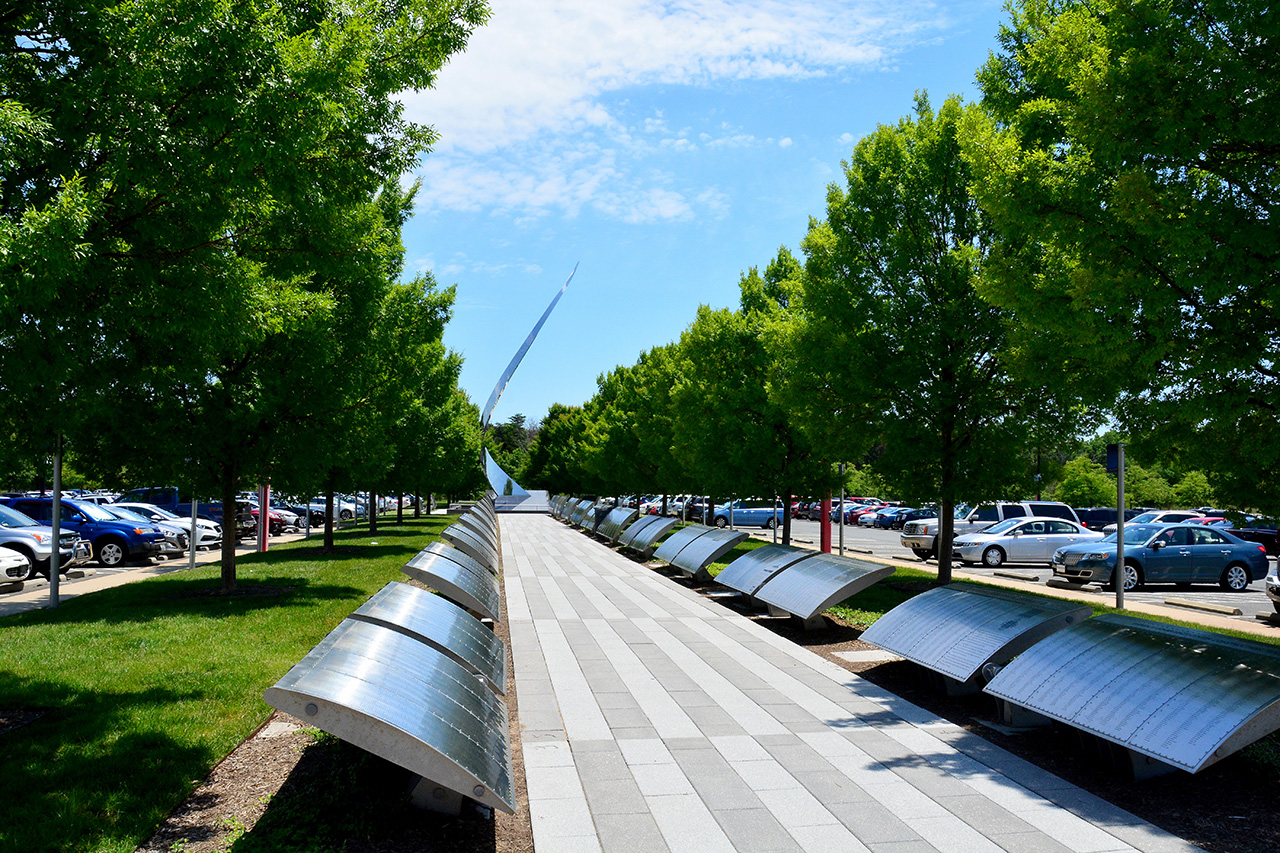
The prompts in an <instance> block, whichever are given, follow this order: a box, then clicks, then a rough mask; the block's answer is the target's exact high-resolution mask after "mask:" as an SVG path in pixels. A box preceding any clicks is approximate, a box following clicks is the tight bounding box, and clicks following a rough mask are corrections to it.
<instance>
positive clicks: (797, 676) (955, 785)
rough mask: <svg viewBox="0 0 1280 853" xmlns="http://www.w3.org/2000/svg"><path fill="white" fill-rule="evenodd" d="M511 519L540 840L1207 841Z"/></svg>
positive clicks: (1085, 852) (1015, 844)
mask: <svg viewBox="0 0 1280 853" xmlns="http://www.w3.org/2000/svg"><path fill="white" fill-rule="evenodd" d="M500 526H501V531H502V556H503V567H504V568H503V571H504V578H505V583H506V595H507V619H508V623H509V625H510V629H511V644H512V653H513V656H514V659H515V677H516V695H517V701H518V719H519V721H520V727H521V733H522V739H523V753H524V763H525V773H526V777H527V780H528V790H529V810H530V814H531V817H532V823H533V835H534V843H535V845H536V847H537V849H538V850H539V851H540V853H555V852H556V851H577V850H601V849H603V850H606V851H615V850H617V851H664V850H671V851H697V853H706V851H720V850H725V851H728V850H743V851H791V850H821V851H867V850H870V851H877V853H881V851H883V853H889V851H893V853H908V851H932V850H942V851H964V853H973V852H974V851H999V850H1006V851H1036V853H1052V852H1053V851H1068V850H1070V851H1079V853H1105V851H1121V850H1148V851H1174V850H1178V851H1183V850H1193V849H1196V848H1194V847H1192V846H1191V845H1190V844H1188V843H1186V842H1184V841H1182V840H1181V839H1179V838H1177V837H1174V836H1171V835H1169V834H1168V833H1166V832H1164V831H1163V830H1160V829H1157V828H1156V827H1154V826H1152V825H1150V824H1148V823H1146V822H1145V821H1142V820H1140V819H1138V818H1136V817H1134V816H1133V815H1131V814H1129V813H1127V812H1125V811H1123V810H1121V809H1118V808H1116V807H1114V806H1112V805H1110V804H1109V803H1107V802H1105V801H1103V800H1100V799H1098V798H1097V797H1095V796H1093V795H1091V794H1089V793H1087V792H1085V791H1083V790H1081V789H1079V788H1076V787H1075V786H1073V785H1070V784H1068V783H1066V782H1064V781H1063V780H1061V779H1059V778H1057V777H1056V776H1054V775H1052V774H1050V773H1048V772H1046V771H1044V770H1041V769H1040V768H1038V767H1036V766H1035V765H1032V764H1030V763H1028V762H1026V761H1023V760H1021V759H1019V758H1017V757H1015V756H1013V755H1011V754H1009V753H1007V752H1005V751H1004V750H1001V749H998V748H996V747H994V746H992V745H991V744H990V743H988V742H986V741H984V740H983V739H981V738H979V737H977V736H975V735H972V734H969V733H968V732H966V731H965V730H964V729H962V728H960V727H959V726H956V725H954V724H952V723H949V722H947V721H946V720H942V719H939V718H937V717H935V716H934V715H932V714H930V713H929V712H927V711H924V710H922V709H920V708H918V707H916V706H914V705H912V704H911V703H909V702H906V701H903V700H902V699H900V698H898V697H897V696H895V695H893V694H892V693H889V692H887V691H885V690H882V689H880V688H878V687H876V686H875V685H873V684H871V683H870V682H867V681H865V680H863V679H861V678H859V677H858V676H857V675H854V674H852V673H850V672H848V671H847V670H844V669H842V668H840V667H838V666H836V665H835V664H832V663H830V662H829V661H827V660H825V659H823V658H821V657H819V656H817V655H815V654H813V653H811V652H808V651H805V650H804V649H802V648H800V647H798V646H795V645H794V644H792V643H789V642H787V641H786V640H783V639H781V638H779V637H778V636H776V635H775V634H773V633H772V632H770V631H768V630H766V629H765V628H762V627H760V626H758V625H756V624H754V623H753V622H751V621H750V620H748V619H746V618H743V617H741V616H739V615H737V614H735V613H733V612H732V611H730V610H728V609H726V608H723V607H721V606H719V605H717V604H715V603H714V602H711V601H709V600H707V599H706V598H704V597H703V596H700V595H698V594H697V593H694V592H692V591H690V590H688V589H685V588H684V587H682V586H681V585H679V584H677V583H675V582H674V581H671V580H669V579H667V578H665V577H663V576H662V575H660V574H658V573H656V572H653V571H651V570H649V569H646V568H644V567H643V566H641V565H638V564H636V563H633V562H632V561H630V560H627V559H625V558H624V557H621V556H619V555H617V554H615V553H613V552H612V551H610V550H609V549H608V548H606V547H605V546H604V545H602V544H601V543H599V542H596V541H593V540H591V539H590V538H588V537H586V536H584V535H583V534H581V533H579V532H576V531H573V530H570V529H569V528H567V527H565V526H564V525H562V524H561V523H560V522H558V521H555V520H554V519H552V518H550V517H549V516H543V515H537V516H533V515H531V516H520V515H503V516H501V517H500Z"/></svg>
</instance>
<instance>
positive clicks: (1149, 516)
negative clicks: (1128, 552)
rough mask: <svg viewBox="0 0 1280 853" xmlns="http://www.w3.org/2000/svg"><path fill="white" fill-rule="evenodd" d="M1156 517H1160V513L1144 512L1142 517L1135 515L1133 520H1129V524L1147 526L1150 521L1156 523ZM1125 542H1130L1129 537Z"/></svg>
mask: <svg viewBox="0 0 1280 853" xmlns="http://www.w3.org/2000/svg"><path fill="white" fill-rule="evenodd" d="M1156 515H1158V513H1154V512H1144V513H1143V514H1142V515H1135V516H1134V517H1133V518H1131V519H1129V523H1130V524H1146V523H1147V522H1148V521H1155V520H1156ZM1124 541H1126V542H1128V541H1129V537H1127V536H1126V537H1125V539H1124Z"/></svg>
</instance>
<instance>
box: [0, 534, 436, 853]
mask: <svg viewBox="0 0 1280 853" xmlns="http://www.w3.org/2000/svg"><path fill="white" fill-rule="evenodd" d="M452 520H453V519H452V517H449V516H433V517H430V518H422V519H411V520H406V522H405V524H403V525H401V526H397V525H395V524H391V523H386V522H383V523H380V525H379V531H378V533H377V534H376V535H375V536H372V537H371V536H369V534H368V531H367V529H357V530H351V531H345V532H340V533H337V534H335V546H336V550H337V553H335V554H322V553H321V550H320V547H321V540H320V538H319V537H313V538H311V539H310V540H306V541H302V542H295V543H290V544H287V545H282V546H277V547H274V548H273V549H272V550H271V551H269V552H268V553H266V554H253V555H250V556H245V557H241V558H239V559H238V560H237V575H238V579H239V587H240V589H239V593H240V594H237V595H234V596H223V595H217V594H215V593H216V592H217V591H218V590H219V589H220V581H219V568H218V566H217V565H216V564H214V565H211V566H205V567H200V568H197V569H195V570H193V571H182V572H176V573H174V574H171V575H166V576H163V577H159V578H154V579H150V580H145V581H139V582H137V583H132V584H128V585H126V586H122V587H117V588H115V589H109V590H104V591H102V592H97V593H93V594H92V595H86V596H82V597H80V598H77V599H74V600H71V601H68V602H66V603H64V604H63V605H62V606H61V607H59V608H58V609H57V610H53V611H38V612H34V613H26V614H22V615H19V616H15V617H10V618H7V619H4V620H0V711H3V712H6V713H11V712H14V711H33V710H34V711H40V712H42V716H40V717H39V718H38V719H36V720H35V721H34V722H32V723H30V724H28V725H25V726H21V727H19V728H15V729H11V730H9V731H7V732H4V733H0V757H2V761H0V768H2V770H3V772H0V850H6V851H7V850H14V851H37V850H58V851H79V850H95V851H131V850H133V849H134V848H135V847H136V846H137V845H138V844H139V843H141V842H142V841H145V840H146V839H147V838H148V837H150V835H151V833H152V832H153V831H154V830H155V828H156V826H157V824H159V822H160V821H161V820H162V819H163V818H164V817H165V816H166V815H167V814H168V813H169V812H170V811H171V810H172V809H173V808H174V807H175V806H176V805H177V804H178V803H180V802H181V801H182V800H183V799H185V798H186V796H187V795H188V794H189V793H190V792H191V790H192V789H193V788H194V787H195V785H196V784H198V783H199V782H200V781H201V780H202V779H203V778H204V777H205V776H206V775H207V774H208V772H209V770H210V769H211V768H212V767H213V766H214V765H215V764H216V763H217V762H219V761H220V760H221V759H222V758H223V757H224V756H225V755H227V753H229V752H230V751H231V750H232V749H234V748H235V747H236V746H237V745H238V744H239V743H240V742H241V741H242V740H243V739H244V738H245V737H247V736H248V735H249V734H251V733H252V732H253V731H254V730H255V729H256V728H257V727H258V726H260V725H261V724H262V723H263V722H264V721H265V720H266V719H267V717H268V716H269V715H270V713H271V708H270V707H269V706H267V705H266V704H265V703H264V702H263V701H262V693H263V691H264V690H266V689H267V688H268V687H270V686H271V685H272V684H274V683H275V682H276V681H277V680H278V679H279V678H280V676H282V675H284V673H285V672H287V671H288V669H289V668H290V667H291V666H292V665H293V664H295V663H297V661H298V660H300V659H301V658H302V656H303V655H305V654H306V653H307V652H308V651H309V650H310V649H311V647H312V646H314V645H315V644H316V643H317V642H319V641H320V639H321V638H323V637H324V636H325V635H326V634H327V633H328V632H329V631H330V630H332V629H333V627H334V626H335V625H337V624H338V622H340V621H341V620H342V619H343V617H345V616H346V615H347V614H349V613H350V612H351V611H352V610H354V609H355V608H356V607H358V606H360V604H362V603H363V602H364V601H365V600H366V599H367V598H368V597H369V596H370V595H372V594H373V593H374V592H376V591H377V590H379V589H381V588H382V587H383V586H384V585H385V584H386V583H387V582H388V581H391V580H398V579H403V578H404V576H403V575H402V574H401V572H400V567H401V566H403V565H404V563H405V562H406V561H407V560H408V559H409V558H410V557H411V556H412V555H413V554H415V553H417V552H418V551H420V550H421V549H422V548H423V547H425V546H426V544H427V543H428V542H430V541H431V540H433V539H435V538H437V537H438V535H439V533H440V531H441V530H443V529H444V527H445V526H446V525H447V524H448V523H450V522H451V521H452ZM374 543H377V544H374Z"/></svg>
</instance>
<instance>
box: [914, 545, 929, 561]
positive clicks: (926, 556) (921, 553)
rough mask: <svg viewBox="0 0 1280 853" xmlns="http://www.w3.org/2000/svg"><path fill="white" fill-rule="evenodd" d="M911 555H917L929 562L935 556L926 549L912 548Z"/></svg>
mask: <svg viewBox="0 0 1280 853" xmlns="http://www.w3.org/2000/svg"><path fill="white" fill-rule="evenodd" d="M911 553H912V554H915V555H916V556H917V557H919V558H920V559H921V560H927V559H929V558H930V557H932V556H933V552H932V551H926V550H925V549H924V548H912V549H911Z"/></svg>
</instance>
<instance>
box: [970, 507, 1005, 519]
mask: <svg viewBox="0 0 1280 853" xmlns="http://www.w3.org/2000/svg"><path fill="white" fill-rule="evenodd" d="M969 520H970V521H999V520H1000V512H999V511H998V510H997V509H996V508H995V507H993V506H980V507H978V508H977V509H975V510H974V511H973V512H971V513H969Z"/></svg>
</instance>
